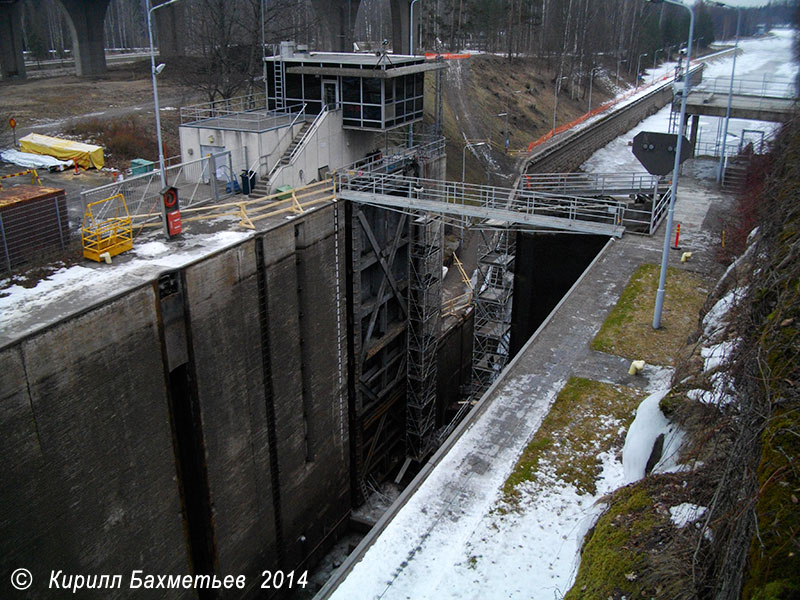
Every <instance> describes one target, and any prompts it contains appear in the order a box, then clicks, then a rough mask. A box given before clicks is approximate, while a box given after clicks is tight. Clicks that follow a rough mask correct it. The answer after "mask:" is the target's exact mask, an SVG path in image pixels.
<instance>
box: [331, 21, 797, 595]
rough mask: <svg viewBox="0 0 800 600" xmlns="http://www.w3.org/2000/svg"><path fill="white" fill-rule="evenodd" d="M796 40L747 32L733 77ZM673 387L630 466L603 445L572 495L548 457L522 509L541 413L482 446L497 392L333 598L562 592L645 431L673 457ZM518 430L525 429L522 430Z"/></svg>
mask: <svg viewBox="0 0 800 600" xmlns="http://www.w3.org/2000/svg"><path fill="white" fill-rule="evenodd" d="M791 46H792V39H791V33H790V32H778V33H777V35H775V36H773V37H770V38H766V39H761V40H746V41H744V42H742V44H741V48H742V50H743V51H744V53H743V54H742V55H740V56H739V58H738V60H737V76H738V77H748V76H749V77H754V76H756V75H757V76H758V77H759V78H760V77H761V74H762V73H764V72H767V71H768V72H772V73H775V75H776V76H781V77H791V76H793V74H794V73H795V72H796V66H795V65H793V64H791ZM731 60H732V59H730V58H728V59H721V60H719V61H718V62H716V63H714V64H712V65H711V66H710V67H709V68H708V69H707V71H706V76H718V75H722V76H724V75H726V74H729V73H730V67H731ZM667 68H669V66H667ZM668 119H669V108H667V109H665V110H664V111H662V112H660V113H659V114H657V115H655V116H653V117H651V118H650V119H647V120H645V121H644V122H643V123H642V124H640V125H639V126H638V127H637V128H635V129H634V130H633V131H631V132H629V133H628V134H626V135H624V136H622V137H621V138H619V139H617V140H615V141H613V142H611V144H609V145H608V146H607V147H606V148H603V149H602V150H600V151H598V152H597V153H596V154H595V155H594V156H592V157H591V158H590V159H589V160H588V161H587V163H586V164H585V165H584V168H585V169H586V170H590V171H594V172H620V171H644V168H643V167H641V165H639V163H638V161H637V160H636V158H635V157H634V156H633V154H632V153H631V150H630V147H629V142H630V140H631V139H632V138H633V136H634V135H635V134H636V133H638V131H642V130H653V131H666V126H667V123H668ZM756 126H759V125H758V124H754V123H752V122H743V123H741V124H740V125H738V129H737V125H734V124H733V123H732V124H731V128H730V130H731V132H732V134H733V135H736V134H737V133H736V132H737V131H738V132H741V129H743V128H753V127H756ZM761 126H764V127H766V128H770V127H771V126H770V125H761ZM730 305H731V303H730V302H729V303H728V304H727V306H730ZM718 312H722V310H721V309H720V311H718ZM720 316H721V315H720ZM723 350H727V348H721V347H714V348H710V349H709V350H708V352H707V357H706V358H707V359H708V360H709V366H711V365H713V364H714V362H715V361H716V359H717V358H718V355H719V354H720V353H721V352H722V351H723ZM667 375H668V372H667ZM563 384H564V381H561V382H560V383H559V384H557V385H556V386H554V387H552V388H550V389H548V390H546V391H544V392H542V397H539V398H520V397H516V398H515V397H514V392H513V382H511V383H510V384H507V385H506V388H505V389H506V393H505V394H501V395H499V396H498V397H497V398H495V401H494V402H495V403H499V404H505V405H506V409H508V407H509V406H511V407H513V406H514V405H515V403H523V402H527V403H531V404H538V405H540V406H543V407H549V406H550V404H551V403H552V401H553V399H554V398H555V396H556V395H557V394H558V392H559V390H560V386H563ZM668 386H669V381H668V377H667V376H665V377H663V378H661V379H659V380H657V381H655V382H654V383H653V384H652V385H651V389H650V390H649V391H650V392H651V393H652V395H651V396H649V397H648V399H647V400H645V401H644V403H643V407H642V411H641V412H642V414H641V417H640V418H639V419H638V421H639V423H638V424H637V423H634V424H633V425H632V426H631V429H632V430H633V433H632V434H631V435H630V438H629V440H627V441H626V448H627V451H626V452H625V454H626V455H627V458H626V461H630V463H631V464H630V465H629V467H630V468H628V469H624V468H623V464H622V463H621V462H620V461H619V460H618V459H617V458H616V456H615V455H612V454H603V455H601V456H599V458H600V459H601V461H602V465H603V470H602V473H601V474H600V476H599V478H598V480H597V494H596V495H595V496H588V495H586V494H584V495H579V494H578V493H577V491H576V489H575V488H574V487H573V486H571V485H569V484H565V483H564V482H563V481H561V480H559V479H558V478H557V477H555V475H554V470H553V469H552V467H548V466H547V465H542V466H541V467H540V470H539V472H538V473H537V483H536V487H535V489H526V490H525V494H524V500H523V501H522V504H521V506H520V510H518V511H517V510H515V511H510V512H504V511H498V510H497V509H498V508H499V507H500V498H501V494H502V491H501V487H502V484H503V482H504V481H505V479H506V477H507V475H508V473H509V472H510V471H511V469H512V468H513V465H514V463H515V462H516V459H517V456H518V455H519V453H520V452H521V450H522V448H523V447H524V443H522V442H525V441H526V440H527V439H530V436H531V435H532V434H533V432H534V431H535V430H536V429H537V428H538V426H539V423H540V422H541V419H542V418H543V415H541V414H539V415H537V417H536V419H535V420H536V421H537V422H536V423H533V424H531V426H530V428H529V429H527V430H526V431H514V432H508V436H507V445H506V446H505V447H494V448H484V447H483V446H484V445H485V443H486V442H485V440H486V438H487V437H488V436H487V435H486V431H487V428H492V427H495V428H496V427H502V426H503V423H502V421H501V420H500V421H498V420H497V419H498V417H497V415H496V414H495V412H494V408H495V404H494V403H493V405H492V406H490V407H489V408H488V409H487V410H486V412H485V413H484V414H483V415H481V418H480V419H479V420H478V421H477V422H476V423H474V424H473V425H472V426H471V427H470V428H469V429H468V430H467V431H466V432H465V433H464V435H463V436H462V437H461V438H460V439H459V440H458V441H457V442H456V444H455V445H454V447H453V448H452V449H451V451H450V453H449V454H448V455H447V456H446V457H445V458H444V459H442V461H441V462H440V463H439V464H438V465H437V467H436V468H435V469H434V470H433V471H432V473H431V474H430V475H429V476H428V478H427V479H426V480H425V481H424V482H423V483H422V485H421V487H420V488H419V490H418V491H417V492H416V493H415V494H414V495H413V496H411V498H410V499H409V500H408V502H407V503H406V504H405V505H404V506H403V507H402V508H401V509H400V510H399V511H398V512H397V514H396V515H395V516H394V517H393V519H392V520H391V522H389V523H388V525H387V526H386V527H385V529H384V530H383V532H382V533H381V534H380V536H379V537H378V538H377V539H376V540H375V542H374V544H373V545H372V546H371V547H370V548H369V549H368V550H367V552H366V553H365V554H364V556H363V558H362V559H361V560H360V561H359V562H358V563H356V564H355V565H354V566H353V569H352V571H351V572H350V574H349V575H348V577H347V578H346V579H345V580H344V581H343V582H342V583H341V584H340V585H339V587H338V588H337V589H336V590H335V591H334V593H333V595H332V596H331V597H332V598H335V599H342V600H349V599H351V598H382V599H392V598H398V599H400V598H402V599H406V598H413V599H414V600H420V599H425V598H431V599H434V598H435V599H437V600H438V599H440V598H537V599H539V598H561V597H562V596H563V594H564V593H566V591H567V590H568V589H569V587H570V586H571V584H572V581H573V580H574V577H575V574H576V571H577V566H578V560H579V549H580V546H581V543H582V540H583V537H584V534H585V532H586V531H587V530H588V528H589V527H590V526H591V524H592V523H593V520H594V519H595V518H596V517H597V515H598V514H599V513H600V512H601V511H602V506H600V505H598V504H597V500H598V499H599V498H600V497H601V496H602V495H603V494H606V493H608V492H610V491H613V490H614V489H616V488H618V487H619V486H621V485H624V484H625V483H627V482H629V481H632V480H635V479H636V478H638V477H639V476H641V475H640V474H639V470H640V467H641V470H642V471H643V469H644V464H645V463H646V461H647V459H648V457H649V449H650V448H652V439H653V438H654V437H655V436H657V435H658V434H659V433H665V436H666V437H668V438H669V439H668V440H666V443H667V453H666V454H667V457H666V458H667V459H668V460H666V461H665V464H663V465H660V466H659V469H663V470H671V469H674V468H675V465H674V452H673V450H672V448H673V447H674V445H675V444H676V443H677V442H678V441H679V438H680V432H678V431H677V430H675V429H674V428H671V427H670V426H669V424H668V423H667V422H666V420H665V419H663V416H661V413H660V411H658V410H657V405H658V398H659V397H660V396H661V395H663V394H664V393H666V390H667V389H668ZM509 390H510V391H509ZM654 406H655V408H656V410H655V411H654V410H652V409H653V407H654ZM656 413H657V415H656ZM648 414H650V416H651V418H650V419H648V418H647V415H648ZM653 415H655V416H660V417H661V419H660V420H659V419H656V418H655V416H653ZM520 436H524V438H525V439H524V440H520V439H519V437H520ZM648 441H649V443H648ZM645 453H646V454H645ZM476 454H477V455H480V456H482V457H483V456H486V459H487V460H489V461H490V463H489V464H487V465H486V468H485V470H483V472H482V473H481V474H480V475H476V476H474V477H473V478H472V479H471V480H470V481H462V482H461V486H460V488H458V491H457V492H456V493H453V492H452V491H451V492H450V493H446V492H445V491H444V490H448V489H450V490H452V489H453V488H452V487H448V484H447V483H446V482H447V481H448V478H449V477H452V475H453V473H457V472H459V468H460V466H461V464H462V463H463V462H464V461H466V460H470V459H471V460H475V458H474V457H475V455H476ZM470 457H471V458H470ZM473 470H474V469H473ZM543 482H544V483H543ZM450 485H451V486H452V482H451V484H450ZM704 510H705V509H704V508H703V507H696V506H693V505H679V506H676V507H673V510H672V511H671V512H672V516H673V519H674V522H675V523H676V526H685V525H686V524H687V523H689V522H691V521H692V520H694V519H697V518H699V517H700V516H702V514H703V511H704Z"/></svg>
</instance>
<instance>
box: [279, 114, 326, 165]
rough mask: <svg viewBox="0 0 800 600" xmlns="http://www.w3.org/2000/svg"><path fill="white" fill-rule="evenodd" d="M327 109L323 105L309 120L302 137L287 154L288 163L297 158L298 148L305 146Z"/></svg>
mask: <svg viewBox="0 0 800 600" xmlns="http://www.w3.org/2000/svg"><path fill="white" fill-rule="evenodd" d="M329 110H330V109H329V108H328V105H327V104H326V105H324V106H323V107H322V110H320V111H319V113H318V114H317V116H316V117H314V120H313V121H311V126H310V127H309V128H308V129H306V131H305V133H303V135H302V137H301V138H300V139H299V140H298V142H297V145H296V146H295V147H294V150H292V152H291V154H289V164H292V163H293V162H294V160H295V158H297V155H298V154H300V150H301V149H302V148H303V146H305V144H306V142H307V141H308V139H309V138H310V137H311V136H312V135H313V134H314V133H315V132H316V130H317V128H318V127H319V124H320V123H322V120H323V119H324V118H325V116H326V115H327V114H328V112H329Z"/></svg>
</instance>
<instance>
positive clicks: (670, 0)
mask: <svg viewBox="0 0 800 600" xmlns="http://www.w3.org/2000/svg"><path fill="white" fill-rule="evenodd" d="M648 2H651V3H653V4H661V3H662V2H666V3H667V4H675V5H676V6H682V7H683V8H685V9H686V10H688V11H689V43H688V44H687V47H686V68H685V70H684V75H683V82H682V83H683V85H681V86H680V90H681V116H680V121H679V123H678V136H677V137H678V141H677V142H676V144H675V164H674V165H673V168H672V188H671V190H670V199H669V210H668V211H667V226H666V230H665V232H664V249H663V251H662V252H661V273H660V274H659V278H658V291H657V292H656V305H655V310H654V311H653V329H658V328H659V327H661V312H662V309H663V308H664V290H665V288H666V284H667V266H668V262H669V239H670V237H671V233H672V221H673V218H674V215H675V197H676V196H677V194H678V175H679V174H680V168H681V145H682V144H681V142H682V141H683V128H684V126H685V124H686V97H687V96H688V95H689V84H690V81H689V63H690V62H691V60H692V37H693V36H694V11H693V10H692V7H691V6H688V5H686V4H683V3H682V2H678V1H677V0H648Z"/></svg>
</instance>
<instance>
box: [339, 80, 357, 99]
mask: <svg viewBox="0 0 800 600" xmlns="http://www.w3.org/2000/svg"><path fill="white" fill-rule="evenodd" d="M342 100H343V101H345V102H361V79H360V78H359V77H342Z"/></svg>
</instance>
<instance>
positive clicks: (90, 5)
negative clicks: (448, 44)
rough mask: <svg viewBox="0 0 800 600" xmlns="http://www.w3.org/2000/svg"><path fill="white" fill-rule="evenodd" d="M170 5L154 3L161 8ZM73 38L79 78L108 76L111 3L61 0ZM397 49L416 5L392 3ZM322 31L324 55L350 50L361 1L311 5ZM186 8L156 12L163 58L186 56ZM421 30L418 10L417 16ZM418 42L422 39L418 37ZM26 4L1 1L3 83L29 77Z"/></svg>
mask: <svg viewBox="0 0 800 600" xmlns="http://www.w3.org/2000/svg"><path fill="white" fill-rule="evenodd" d="M165 1H166V0H153V3H154V4H162V3H163V2H165ZM60 2H61V5H62V6H63V7H64V10H65V13H66V15H67V17H68V18H67V21H68V23H69V27H70V31H71V33H72V54H73V56H74V57H75V70H76V72H77V75H78V77H97V76H98V75H102V74H103V73H105V72H106V58H105V52H104V42H103V22H104V20H105V17H106V11H107V9H108V4H109V0H60ZM390 4H391V9H392V37H393V41H394V44H393V47H394V51H395V53H397V54H409V53H410V48H409V43H410V39H409V37H410V36H409V24H410V22H411V0H391V2H390ZM312 5H313V6H314V10H315V11H316V13H317V15H318V16H319V18H320V20H321V22H323V23H325V24H327V27H326V28H325V29H324V30H323V36H324V38H323V40H321V42H322V45H323V47H321V48H318V49H319V50H333V51H350V50H352V43H353V38H354V30H355V24H356V16H357V14H358V9H359V6H360V5H361V0H339V1H337V2H330V1H323V0H312ZM184 10H185V8H184V7H182V6H180V4H178V5H172V6H168V7H165V8H164V9H162V10H158V11H156V12H155V13H154V16H155V20H156V27H157V30H158V45H159V53H160V55H161V56H162V57H165V56H176V55H180V54H182V53H183V50H184V46H183V39H184V37H185V26H184V22H183V21H184V19H183V14H184V13H183V11H184ZM414 23H415V24H416V25H417V27H418V25H419V9H417V14H415V15H414ZM417 39H419V38H418V36H417ZM22 50H23V43H22V1H21V0H0V79H11V78H24V77H25V61H24V58H23V54H22Z"/></svg>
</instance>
